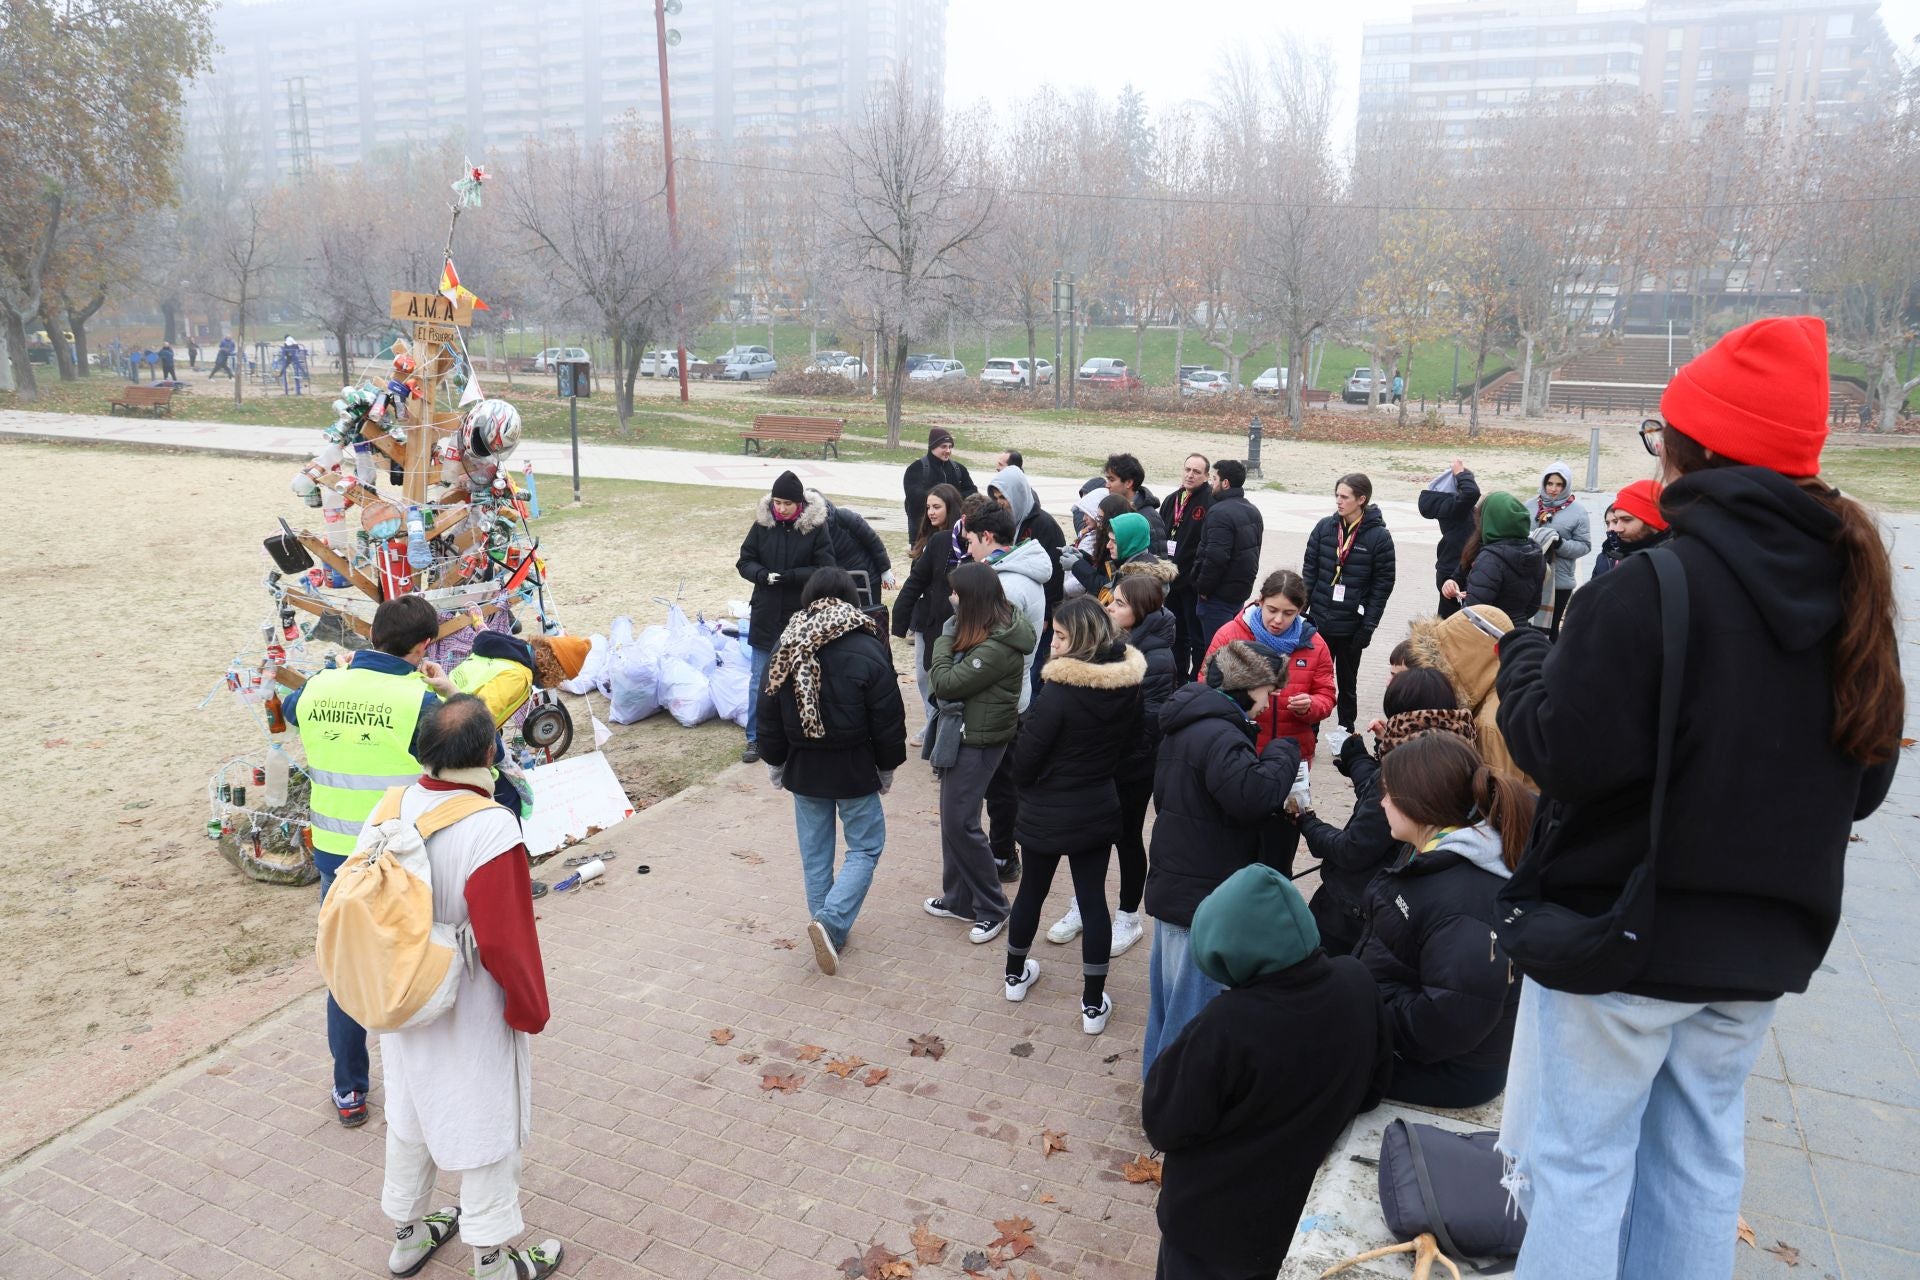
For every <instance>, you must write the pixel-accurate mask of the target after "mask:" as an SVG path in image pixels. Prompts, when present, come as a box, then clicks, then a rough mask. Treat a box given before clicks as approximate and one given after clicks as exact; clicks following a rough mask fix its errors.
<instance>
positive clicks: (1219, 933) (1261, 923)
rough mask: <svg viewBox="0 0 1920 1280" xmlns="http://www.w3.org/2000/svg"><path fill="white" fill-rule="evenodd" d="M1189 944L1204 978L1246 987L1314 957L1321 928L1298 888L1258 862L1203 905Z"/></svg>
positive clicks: (1196, 914)
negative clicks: (1205, 976)
mask: <svg viewBox="0 0 1920 1280" xmlns="http://www.w3.org/2000/svg"><path fill="white" fill-rule="evenodd" d="M1190 944H1191V946H1192V948H1193V962H1194V963H1195V964H1197V965H1199V966H1200V972H1202V973H1204V974H1206V975H1207V976H1208V977H1209V978H1212V979H1213V980H1214V981H1215V982H1219V983H1223V984H1225V985H1226V986H1229V987H1243V986H1245V985H1246V984H1247V983H1249V982H1252V981H1254V980H1255V979H1256V978H1264V977H1267V976H1268V975H1269V974H1275V973H1279V972H1280V971H1281V970H1283V969H1291V968H1293V966H1295V965H1296V964H1299V963H1300V962H1301V961H1302V960H1305V959H1306V958H1307V957H1308V956H1310V955H1312V954H1313V953H1314V951H1315V950H1317V949H1318V948H1319V946H1320V927H1319V926H1318V925H1316V924H1315V923H1314V922H1313V913H1312V912H1311V911H1308V910H1307V901H1306V899H1305V898H1302V897H1301V896H1300V891H1299V890H1298V889H1296V888H1294V887H1293V882H1292V881H1291V880H1289V879H1287V878H1286V877H1285V876H1283V875H1281V874H1280V873H1279V872H1278V871H1275V870H1274V869H1273V868H1272V867H1269V866H1265V865H1263V864H1261V863H1258V862H1256V863H1254V864H1253V865H1252V866H1250V867H1242V868H1241V869H1240V870H1238V871H1236V872H1234V873H1233V874H1232V875H1230V876H1228V877H1227V879H1226V880H1225V881H1224V882H1222V884H1221V885H1220V887H1219V888H1218V889H1215V890H1214V891H1213V892H1212V893H1210V894H1208V895H1207V896H1206V898H1205V899H1204V900H1202V901H1201V903H1200V905H1199V907H1197V908H1196V909H1195V910H1194V913H1193V932H1192V936H1191V939H1190Z"/></svg>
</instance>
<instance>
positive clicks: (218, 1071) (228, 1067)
mask: <svg viewBox="0 0 1920 1280" xmlns="http://www.w3.org/2000/svg"><path fill="white" fill-rule="evenodd" d="M232 1072H233V1064H232V1063H231V1062H223V1063H221V1064H220V1065H219V1066H217V1067H208V1068H207V1074H208V1075H210V1076H224V1075H230V1074H232Z"/></svg>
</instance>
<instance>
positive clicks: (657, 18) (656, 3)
mask: <svg viewBox="0 0 1920 1280" xmlns="http://www.w3.org/2000/svg"><path fill="white" fill-rule="evenodd" d="M679 12H680V0H653V30H654V36H655V43H656V44H657V45H658V46H659V50H660V137H661V142H662V145H663V147H664V150H665V154H666V161H667V236H668V239H669V240H670V241H671V242H672V245H673V262H674V267H675V269H676V270H677V269H678V268H679V265H680V204H679V200H678V198H677V192H676V191H675V188H674V180H673V97H672V95H671V94H670V93H668V92H667V46H668V45H669V44H679V43H680V33H679V32H678V31H668V30H667V15H668V14H669V13H679ZM669 37H671V38H669ZM676 292H677V291H676ZM683 317H684V312H683V310H682V308H681V304H680V300H679V299H678V298H677V297H676V298H675V299H674V303H673V329H674V341H675V342H676V343H677V344H678V345H677V346H676V347H675V352H676V356H675V360H674V367H675V369H676V370H677V371H678V372H679V374H680V403H682V404H685V403H686V402H687V334H686V325H685V323H684V320H683Z"/></svg>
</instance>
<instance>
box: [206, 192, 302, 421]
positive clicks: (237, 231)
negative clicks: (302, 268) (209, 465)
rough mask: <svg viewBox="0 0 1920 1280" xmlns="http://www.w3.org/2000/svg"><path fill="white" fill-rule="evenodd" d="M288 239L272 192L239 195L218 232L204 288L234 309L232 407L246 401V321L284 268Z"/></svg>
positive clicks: (213, 299)
mask: <svg viewBox="0 0 1920 1280" xmlns="http://www.w3.org/2000/svg"><path fill="white" fill-rule="evenodd" d="M285 249H286V239H285V237H284V235H283V233H282V232H281V230H280V228H279V227H277V226H276V225H275V209H274V197H273V194H272V193H271V192H258V191H253V192H247V193H244V194H242V195H241V196H239V197H238V198H237V199H236V200H235V201H234V203H233V207H232V208H230V209H228V210H227V213H226V217H225V218H224V219H223V220H222V222H221V223H220V224H219V226H218V227H217V229H216V230H215V233H214V238H213V243H212V244H211V245H210V246H209V249H208V253H207V262H206V274H205V276H204V277H203V279H202V282H201V288H202V289H203V290H204V292H205V294H206V296H207V297H208V298H209V299H211V300H212V301H214V302H219V303H223V304H224V305H226V306H228V307H230V308H232V316H233V327H234V341H235V344H236V345H237V346H238V348H239V350H237V351H236V352H235V353H234V371H233V402H234V403H235V404H239V403H240V402H241V400H242V399H244V398H245V388H246V383H247V377H246V372H247V318H248V317H249V316H250V315H252V314H253V313H254V311H255V309H256V308H258V307H260V306H261V304H262V303H263V302H264V301H265V298H264V296H263V295H264V294H265V293H266V290H267V281H268V280H269V279H270V277H271V275H272V273H273V272H275V271H276V270H278V269H279V268H280V266H281V265H282V254H283V253H284V252H285Z"/></svg>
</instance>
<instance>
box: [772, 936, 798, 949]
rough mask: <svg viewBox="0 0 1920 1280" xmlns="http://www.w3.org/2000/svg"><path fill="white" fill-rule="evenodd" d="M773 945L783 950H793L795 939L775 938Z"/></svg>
mask: <svg viewBox="0 0 1920 1280" xmlns="http://www.w3.org/2000/svg"><path fill="white" fill-rule="evenodd" d="M773 945H774V946H776V947H778V948H780V949H781V950H782V951H791V950H793V939H792V938H775V939H774V940H773Z"/></svg>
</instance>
